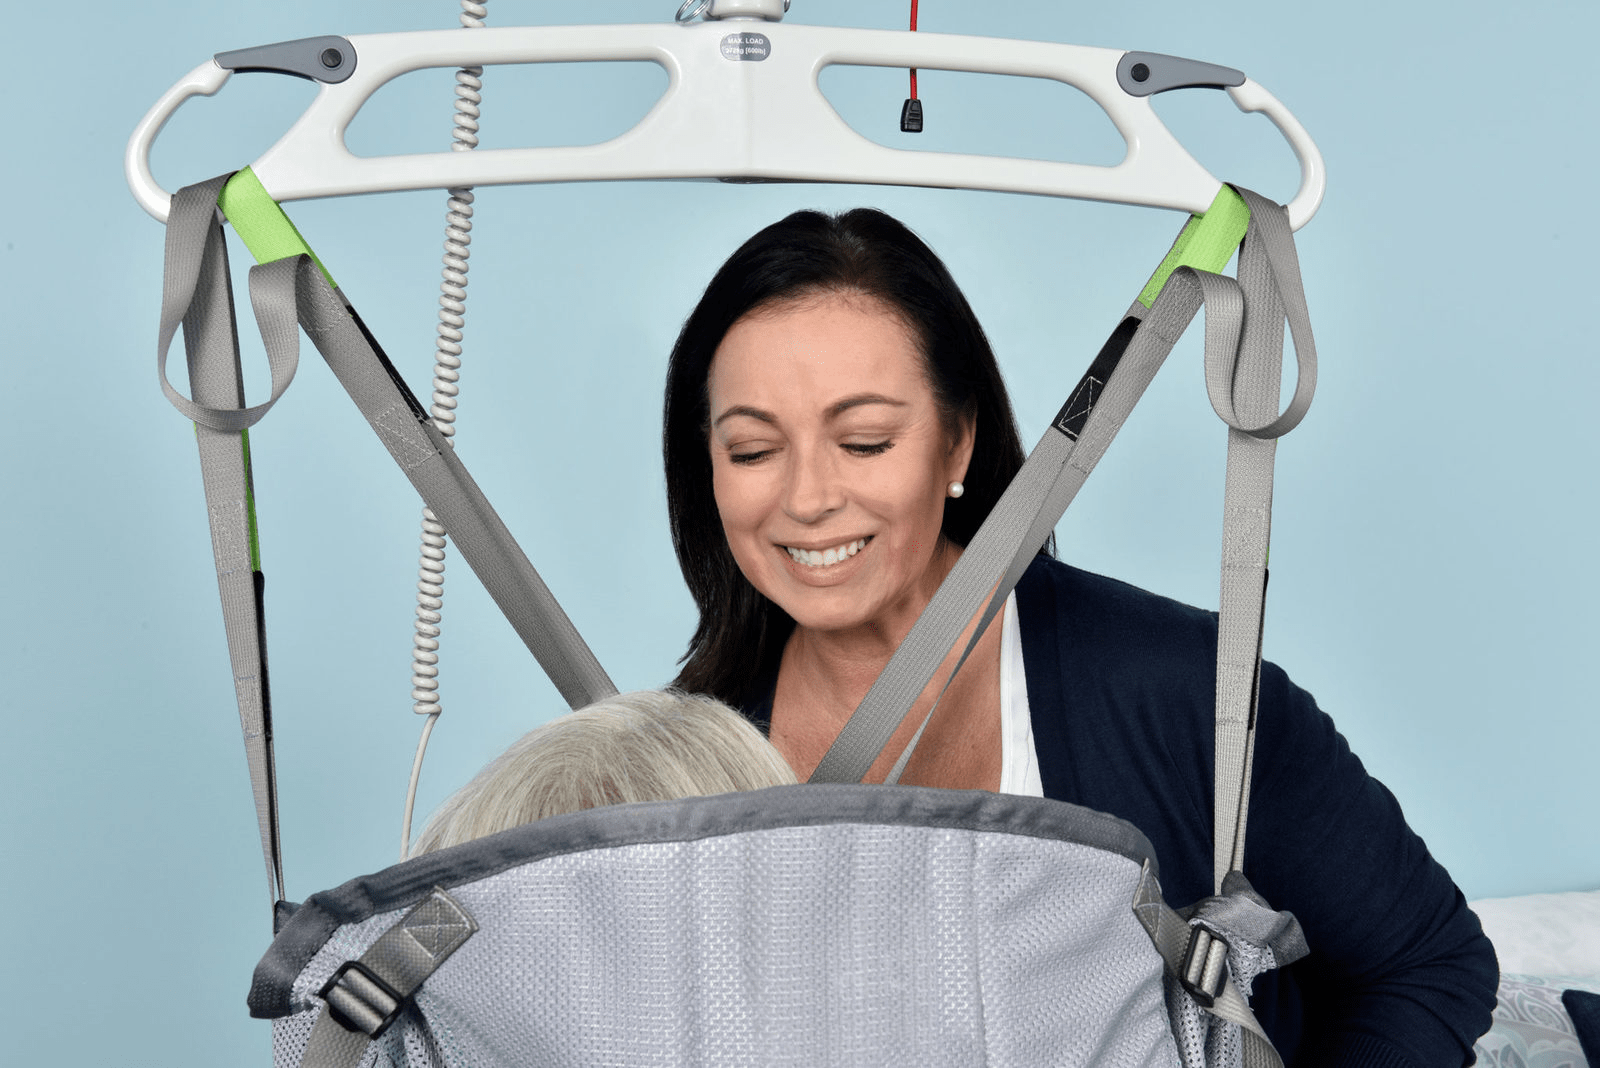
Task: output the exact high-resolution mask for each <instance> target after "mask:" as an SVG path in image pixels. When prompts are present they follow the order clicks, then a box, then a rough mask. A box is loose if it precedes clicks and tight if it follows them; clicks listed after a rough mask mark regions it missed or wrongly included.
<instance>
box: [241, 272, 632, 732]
mask: <svg viewBox="0 0 1600 1068" xmlns="http://www.w3.org/2000/svg"><path fill="white" fill-rule="evenodd" d="M250 300H251V303H252V304H253V305H254V307H255V311H256V320H257V323H258V324H259V325H260V327H261V336H262V340H263V341H264V342H265V343H266V345H267V349H268V351H269V352H270V351H273V350H281V351H287V350H289V349H296V350H297V349H298V347H299V343H300V340H299V337H300V336H299V332H298V331H297V330H296V328H295V327H296V322H297V320H298V324H299V325H300V326H303V327H304V328H305V331H306V335H307V336H308V337H310V338H311V340H312V342H313V343H314V344H315V345H316V346H317V349H318V351H320V352H321V353H322V356H323V358H324V359H325V360H327V362H328V366H329V367H330V368H331V369H332V370H333V373H334V375H335V376H336V377H337V378H338V379H339V382H340V384H341V385H343V386H344V388H345V390H346V392H348V393H349V394H350V398H351V399H352V400H354V401H355V403H356V407H358V408H360V409H361V414H362V415H364V416H365V417H366V419H367V422H368V423H370V424H371V425H372V429H373V430H374V431H375V432H376V433H377V435H378V438H379V439H380V440H381V441H382V442H383V444H384V446H385V447H386V448H387V449H388V450H389V455H390V456H392V457H394V460H395V462H396V463H397V464H399V465H400V468H401V470H403V471H404V472H405V475H406V477H407V478H408V479H410V481H411V484H412V486H414V487H415V488H416V490H417V492H418V493H419V494H420V495H421V496H422V499H423V501H424V502H425V503H426V504H427V505H428V507H429V508H431V509H433V513H434V515H436V516H438V517H439V521H440V522H441V523H443V524H444V527H445V529H446V530H448V531H449V532H450V536H451V537H452V538H454V539H455V542H456V546H457V548H459V549H460V550H461V555H462V556H464V557H466V560H467V562H468V563H469V564H471V565H472V570H473V571H474V572H475V573H476V574H477V576H478V578H479V580H480V581H481V582H482V583H483V585H484V588H485V589H487V590H488V591H489V595H490V596H491V597H493V598H494V601H495V604H497V605H499V606H500V611H501V612H503V613H504V614H505V617H506V619H507V620H508V621H510V623H511V625H512V627H513V628H514V629H515V630H516V632H517V635H518V636H519V637H520V638H521V639H522V641H523V643H524V644H526V645H527V647H528V650H529V651H530V652H532V653H533V655H534V658H535V659H536V660H538V662H539V665H540V666H541V667H542V668H543V669H544V670H545V673H546V674H548V675H549V676H550V680H551V681H552V682H553V683H555V686H556V689H557V690H559V691H560V692H561V696H562V697H563V698H565V699H566V701H567V703H568V704H569V705H571V706H572V707H573V708H578V707H581V706H583V705H586V704H590V703H592V702H594V701H597V700H599V699H600V698H603V697H607V696H609V695H611V694H614V693H616V692H617V688H616V686H615V685H613V684H612V682H611V679H610V678H609V677H607V675H606V673H605V669H604V668H602V667H601V666H600V662H599V661H598V660H597V659H595V655H594V653H593V652H592V651H591V650H590V649H589V646H588V645H587V644H585V642H584V640H583V638H582V637H581V636H579V634H578V631H577V629H576V628H575V627H574V626H573V625H572V621H571V620H570V619H568V618H567V614H566V612H564V611H563V610H562V608H561V605H560V604H558V603H557V602H556V599H555V597H554V596H553V595H552V594H551V593H550V590H549V588H548V587H546V586H545V584H544V580H543V579H541V578H540V577H539V573H538V572H537V571H536V570H534V567H533V564H531V563H530V562H529V561H528V558H527V556H526V555H524V554H523V552H522V549H521V547H520V546H519V545H518V544H517V542H516V539H515V538H513V537H512V536H511V532H510V531H509V530H508V529H506V525H505V524H504V523H503V522H501V520H500V516H499V515H498V514H497V513H496V512H495V510H494V508H493V507H492V506H491V505H490V504H489V501H488V499H487V498H485V497H484V495H483V491H482V490H480V489H479V488H478V485H477V483H476V482H474V481H473V479H472V476H471V475H470V474H469V473H468V472H467V469H466V467H465V466H463V465H462V463H461V460H460V459H459V458H458V457H457V456H456V453H455V450H454V449H453V448H452V447H451V446H450V443H449V441H448V439H446V438H445V437H444V435H443V434H441V433H439V430H438V428H437V427H435V426H434V424H433V422H432V420H430V419H428V418H427V416H426V414H425V413H424V412H423V410H422V408H421V406H420V405H419V404H418V403H417V401H416V398H415V397H413V396H412V395H411V393H410V391H409V390H407V389H406V388H405V386H404V383H403V382H401V380H400V379H399V377H398V375H396V374H395V373H394V372H393V370H392V368H390V366H389V364H388V361H387V360H386V359H384V358H383V357H382V355H381V354H380V352H379V351H378V350H377V349H376V348H375V347H374V345H373V344H372V342H371V341H370V340H369V338H368V336H367V334H366V333H365V331H364V330H363V329H362V327H361V325H360V322H359V320H358V319H357V318H356V317H355V314H354V311H353V310H352V309H351V308H350V307H349V306H348V305H347V304H346V303H345V302H344V300H343V298H342V297H341V295H340V294H339V293H338V292H337V291H335V290H334V289H333V288H332V287H331V286H330V285H329V284H328V281H327V279H326V278H325V277H323V275H322V272H321V271H320V270H318V269H317V266H316V263H315V262H314V261H313V260H312V259H311V257H309V256H303V255H302V256H298V257H293V258H288V259H282V260H278V261H276V262H273V263H267V264H262V265H259V266H256V267H253V268H251V270H250Z"/></svg>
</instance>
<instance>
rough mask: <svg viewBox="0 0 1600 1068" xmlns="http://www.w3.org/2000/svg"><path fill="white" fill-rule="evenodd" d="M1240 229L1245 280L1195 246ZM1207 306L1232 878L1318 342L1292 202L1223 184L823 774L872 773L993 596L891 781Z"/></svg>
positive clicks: (1224, 790)
mask: <svg viewBox="0 0 1600 1068" xmlns="http://www.w3.org/2000/svg"><path fill="white" fill-rule="evenodd" d="M1230 208H1231V209H1232V210H1231V211H1230V210H1229V209H1230ZM1240 209H1243V210H1244V211H1246V212H1247V213H1248V222H1247V225H1246V227H1245V229H1244V232H1243V234H1242V235H1239V236H1232V235H1233V234H1235V233H1237V230H1236V229H1235V227H1236V225H1237V219H1238V217H1239V215H1240V214H1241V212H1240ZM1214 212H1215V213H1218V214H1217V215H1216V216H1215V218H1214V219H1213V218H1212V217H1213V213H1214ZM1208 219H1212V224H1211V225H1210V226H1207V225H1206V223H1207V220H1208ZM1200 234H1204V235H1205V236H1204V237H1203V238H1201V237H1199V236H1198V235H1200ZM1230 236H1232V243H1231V244H1230V243H1229V242H1228V238H1229V237H1230ZM1240 236H1242V238H1243V245H1242V246H1241V251H1240V267H1239V280H1238V281H1235V280H1234V279H1231V278H1227V277H1226V276H1223V275H1220V274H1215V273H1212V272H1211V271H1210V270H1207V269H1197V268H1196V266H1195V265H1194V262H1195V261H1196V260H1201V261H1203V264H1202V265H1203V266H1215V267H1218V268H1220V267H1221V266H1223V265H1224V264H1225V263H1226V261H1227V258H1228V256H1229V255H1230V254H1231V251H1232V248H1233V247H1234V245H1237V244H1238V242H1239V238H1240ZM1202 304H1204V305H1205V307H1206V328H1205V334H1206V346H1205V351H1206V383H1207V392H1208V395H1209V396H1210V398H1211V402H1212V406H1213V408H1215V410H1216V412H1217V414H1218V415H1219V416H1220V417H1221V418H1222V419H1223V421H1224V422H1225V423H1226V424H1227V425H1228V436H1229V448H1228V474H1227V482H1226V485H1227V489H1226V495H1225V500H1224V520H1223V554H1222V555H1223V562H1222V595H1221V603H1220V609H1219V619H1218V638H1217V705H1216V755H1215V774H1214V790H1215V799H1214V820H1215V826H1214V838H1213V842H1214V872H1213V882H1214V887H1215V888H1216V889H1217V890H1219V891H1220V889H1221V886H1222V881H1223V878H1224V876H1225V875H1226V874H1227V873H1228V872H1229V871H1230V870H1236V869H1239V868H1241V867H1242V865H1243V856H1244V838H1245V823H1246V816H1247V802H1248V796H1249V786H1250V773H1251V765H1252V760H1253V753H1254V728H1255V711H1256V705H1257V699H1258V695H1257V690H1258V686H1259V677H1260V663H1261V633H1262V615H1263V610H1264V605H1265V596H1264V594H1265V584H1266V561H1267V541H1268V535H1269V534H1270V529H1271V511H1272V473H1273V467H1272V464H1273V458H1274V453H1275V441H1276V438H1277V437H1279V436H1281V435H1282V434H1284V433H1287V432H1288V431H1289V430H1291V429H1293V427H1294V426H1296V425H1297V424H1298V423H1299V421H1300V420H1301V418H1302V417H1303V416H1304V415H1305V412H1306V409H1307V408H1308V407H1309V405H1310V402H1311V396H1312V393H1313V392H1314V390H1315V386H1316V349H1315V344H1314V342H1313V340H1312V337H1311V328H1310V317H1309V314H1308V313H1307V311H1306V307H1305V296H1304V292H1303V290H1302V289H1301V286H1300V279H1299V266H1298V262H1297V260H1296V258H1295V255H1294V244H1293V239H1292V237H1291V236H1290V229H1289V225H1288V221H1287V216H1286V214H1285V212H1284V209H1283V208H1282V207H1280V206H1279V205H1277V204H1275V203H1274V202H1272V201H1270V200H1267V199H1266V198H1264V197H1260V196H1258V195H1257V194H1255V193H1252V192H1250V191H1249V190H1238V191H1237V192H1236V193H1235V192H1233V191H1232V190H1229V189H1227V188H1225V189H1224V190H1223V192H1222V193H1219V195H1218V201H1217V203H1216V204H1214V205H1213V207H1212V209H1211V210H1210V211H1208V212H1207V213H1206V215H1205V216H1201V217H1197V218H1196V219H1192V220H1190V222H1189V224H1188V225H1187V226H1186V227H1185V229H1184V232H1183V233H1182V234H1180V235H1179V239H1178V241H1177V242H1176V243H1175V244H1174V246H1173V249H1172V251H1171V252H1169V253H1168V256H1167V258H1166V260H1164V261H1163V263H1162V266H1161V268H1159V269H1158V270H1157V272H1156V275H1155V276H1154V277H1153V278H1152V279H1151V283H1150V284H1149V285H1148V286H1146V288H1145V291H1144V292H1143V293H1141V295H1140V299H1139V300H1138V301H1137V302H1135V304H1134V305H1133V306H1132V307H1131V308H1130V309H1129V311H1128V314H1127V316H1126V317H1125V318H1124V320H1123V322H1122V323H1121V324H1120V325H1119V326H1118V328H1117V330H1116V331H1114V332H1113V334H1112V335H1111V338H1110V339H1109V340H1108V341H1107V343H1106V345H1105V347H1104V348H1102V350H1101V352H1100V353H1099V355H1098V356H1097V357H1096V358H1095V360H1094V362H1093V363H1092V364H1091V365H1090V368H1089V370H1088V372H1086V373H1085V375H1084V377H1083V379H1082V380H1080V382H1079V384H1078V386H1077V387H1076V388H1075V389H1074V390H1073V393H1072V395H1071V396H1070V397H1069V398H1068V400H1067V403H1066V404H1065V405H1063V407H1062V409H1061V412H1060V414H1059V415H1058V416H1057V418H1056V421H1055V422H1054V423H1053V424H1052V425H1051V427H1050V429H1049V430H1047V431H1046V432H1045V434H1044V437H1043V438H1042V439H1041V440H1040V441H1039V443H1038V445H1036V446H1035V447H1034V450H1033V452H1032V453H1031V454H1030V455H1029V457H1028V459H1027V461H1026V462H1025V463H1024V464H1023V466H1022V469H1021V470H1020V471H1019V472H1018V473H1017V475H1016V477H1015V478H1013V480H1012V482H1011V485H1010V486H1009V487H1007V489H1006V492H1005V494H1004V495H1003V496H1002V497H1001V499H1000V501H999V503H997V504H996V505H995V507H994V509H993V510H992V511H991V512H990V514H989V516H988V518H987V519H986V520H985V522H984V524H983V526H982V527H980V528H979V531H978V533H977V535H976V536H974V538H973V540H972V542H971V543H970V544H969V545H968V546H967V547H966V549H964V550H963V552H962V554H961V557H960V559H959V560H958V561H957V562H956V564H955V566H954V567H953V568H952V569H951V571H950V574H949V575H948V576H947V577H946V579H945V582H944V583H943V585H941V587H940V589H939V591H938V592H937V593H936V594H935V595H934V597H933V599H932V600H931V601H930V603H929V604H928V606H927V608H926V609H924V611H923V613H922V615H921V616H920V617H919V618H918V620H917V623H916V625H915V626H914V627H913V628H912V630H911V632H910V634H908V635H907V637H906V639H905V640H904V641H903V642H902V643H901V645H900V647H899V649H897V650H896V652H895V654H894V656H893V657H891V659H890V661H889V664H888V665H887V666H886V667H885V668H884V671H883V673H882V674H881V675H880V676H879V677H878V679H877V681H876V682H875V683H874V684H873V686H872V688H871V689H870V690H869V691H868V693H867V695H866V697H865V698H864V699H863V700H862V702H861V705H860V707H858V708H857V710H856V712H855V713H854V714H853V715H852V716H851V718H850V720H849V721H848V722H847V723H846V724H845V726H844V728H843V730H841V731H840V733H839V736H838V737H837V738H836V739H835V741H834V743H833V745H832V746H831V747H830V748H829V750H828V752H827V753H826V754H825V755H824V757H823V759H822V761H821V762H820V763H819V764H818V766H817V768H816V770H815V772H814V773H813V774H812V776H811V781H812V782H858V781H860V780H861V778H862V777H863V776H865V774H866V773H867V771H868V769H870V768H871V766H872V765H873V763H874V762H876V760H877V759H878V757H879V755H880V754H881V753H882V751H883V750H884V749H885V748H886V747H887V745H888V742H889V740H890V738H891V737H892V735H893V733H894V731H895V729H896V728H897V727H898V726H899V725H900V723H901V722H902V721H903V720H904V718H905V716H906V715H907V714H908V713H909V712H910V710H911V708H912V706H913V705H914V704H915V702H916V700H917V698H918V697H919V696H920V695H921V694H922V693H923V691H924V690H925V689H926V687H927V686H928V684H929V682H930V681H932V679H933V677H934V675H935V674H936V673H937V672H938V670H939V667H940V665H941V664H942V663H943V662H944V660H945V658H946V656H947V655H948V652H949V650H950V649H951V648H953V647H954V645H955V644H956V642H957V641H958V640H959V638H960V635H961V633H962V631H963V630H965V629H966V627H967V625H968V624H969V623H970V621H971V620H972V618H973V616H974V615H975V614H976V613H977V611H978V609H979V608H980V607H983V615H982V617H981V618H980V619H979V621H978V625H977V627H976V628H975V629H974V631H973V634H972V637H971V638H970V639H969V640H968V642H967V645H966V647H965V648H964V650H963V651H962V653H961V655H960V657H959V658H958V659H957V662H956V665H955V667H954V668H953V669H952V670H951V672H950V674H949V675H948V676H947V677H946V679H945V682H944V686H943V688H942V689H941V690H940V691H939V696H938V697H937V698H936V699H935V701H934V704H933V707H932V708H930V709H929V711H928V713H927V714H926V715H925V716H924V717H923V720H922V722H921V724H920V725H919V726H918V728H917V731H916V733H915V734H914V735H913V737H912V740H911V742H910V743H909V744H908V745H907V746H906V748H905V749H904V750H903V751H902V752H901V754H900V757H899V759H898V760H897V762H896V764H895V766H894V768H893V769H892V770H891V771H890V773H889V775H888V777H887V780H886V781H887V782H890V783H893V782H897V781H898V780H899V777H900V774H901V773H902V772H903V770H904V768H905V765H906V763H907V762H908V761H909V760H910V756H911V753H912V751H913V750H914V749H915V747H916V745H917V742H918V741H920V739H921V736H922V733H923V731H924V730H925V729H926V727H927V724H928V722H929V721H930V720H931V718H932V716H933V712H934V711H935V710H936V709H937V707H938V704H939V701H940V700H941V699H942V698H943V695H944V693H945V692H947V691H948V688H949V685H950V682H951V680H953V678H954V676H955V673H956V672H957V671H959V670H960V668H961V666H962V665H963V664H964V663H965V662H966V659H967V657H968V656H969V655H970V654H971V652H972V650H973V649H974V648H975V647H976V645H977V642H978V639H979V638H980V637H981V636H982V635H983V633H984V631H985V629H986V628H987V627H988V625H989V624H990V622H991V621H992V620H993V619H994V617H995V615H996V614H997V613H998V612H999V610H1000V609H1001V608H1002V607H1003V605H1004V602H1005V598H1006V597H1007V596H1008V595H1009V594H1010V592H1011V590H1012V589H1013V588H1014V587H1015V585H1016V583H1017V582H1018V580H1020V578H1021V577H1022V574H1023V572H1024V571H1025V570H1026V569H1027V566H1028V564H1029V563H1030V562H1031V560H1032V558H1033V556H1034V554H1035V553H1037V551H1038V549H1039V546H1041V545H1042V544H1043V543H1044V540H1045V539H1046V538H1047V537H1048V536H1049V534H1050V532H1051V530H1053V529H1054V527H1055V524H1056V523H1057V522H1058V521H1059V520H1060V518H1061V515H1062V513H1063V512H1064V511H1065V510H1066V507H1067V506H1068V505H1069V504H1070V503H1071V501H1072V499H1073V497H1074V496H1075V495H1076V494H1077V491H1078V489H1079V488H1080V487H1081V486H1082V485H1083V482H1084V480H1085V479H1086V478H1087V477H1088V475H1089V472H1091V471H1092V470H1093V469H1094V466H1095V464H1096V463H1098V462H1099V459H1100V457H1101V456H1102V455H1103V454H1104V452H1105V449H1106V448H1107V447H1108V446H1109V445H1110V442H1111V440H1112V438H1114V437H1115V436H1116V433H1117V431H1118V430H1119V429H1120V428H1121V425H1122V423H1123V421H1124V420H1125V419H1126V418H1127V416H1128V413H1129V412H1130V411H1131V410H1132V408H1133V405H1134V404H1135V403H1136V402H1137V401H1138V399H1139V397H1140V396H1141V395H1142V394H1143V392H1144V389H1145V388H1146V386H1148V385H1149V383H1150V381H1151V379H1152V378H1153V377H1154V374H1155V372H1156V370H1157V369H1159V367H1160V365H1161V363H1162V361H1164V360H1165V358H1166V356H1167V354H1168V353H1169V352H1170V351H1171V349H1172V346H1173V345H1174V344H1175V343H1176V341H1177V339H1178V337H1179V336H1181V334H1182V333H1183V331H1184V330H1185V329H1186V328H1187V326H1188V324H1189V322H1190V321H1191V320H1192V319H1193V317H1194V314H1195V312H1196V311H1198V310H1199V308H1200V306H1201V305H1202ZM1285 315H1287V316H1288V318H1289V323H1290V332H1291V335H1292V338H1293V340H1294V345H1295V356H1296V362H1297V365H1298V380H1297V383H1296V388H1295V393H1294V397H1293V399H1292V400H1291V401H1290V403H1289V405H1288V406H1287V407H1286V408H1285V409H1284V411H1283V412H1282V413H1281V414H1277V408H1278V389H1279V366H1280V363H1281V360H1282V345H1283V322H1284V318H1285ZM997 581H998V585H997V584H996V583H997ZM985 598H987V603H985Z"/></svg>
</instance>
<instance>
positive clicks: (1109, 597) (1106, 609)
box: [1017, 556, 1217, 655]
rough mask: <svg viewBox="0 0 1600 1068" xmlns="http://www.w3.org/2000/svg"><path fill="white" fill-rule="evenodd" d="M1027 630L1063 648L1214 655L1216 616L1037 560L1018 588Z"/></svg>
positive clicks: (1053, 561) (1105, 578) (1066, 566)
mask: <svg viewBox="0 0 1600 1068" xmlns="http://www.w3.org/2000/svg"><path fill="white" fill-rule="evenodd" d="M1017 610H1018V612H1019V614H1020V615H1021V619H1022V629H1023V632H1024V633H1025V634H1026V633H1027V632H1029V631H1030V630H1032V631H1033V632H1034V633H1036V634H1037V633H1039V632H1040V631H1041V630H1043V631H1045V632H1047V633H1050V634H1052V635H1053V636H1054V638H1055V639H1056V640H1058V641H1060V642H1062V643H1072V644H1076V645H1084V644H1087V645H1091V646H1102V645H1103V646H1105V647H1107V648H1116V649H1121V650H1124V651H1129V650H1137V651H1140V652H1142V653H1144V654H1153V653H1157V652H1160V651H1165V652H1166V653H1168V654H1173V653H1177V654H1184V655H1190V654H1193V653H1197V652H1207V651H1209V653H1210V655H1215V651H1216V636H1217V614H1216V613H1215V612H1211V611H1207V610H1206V609H1203V608H1196V607H1195V606H1194V605H1190V604H1184V603H1183V602H1182V601H1178V600H1174V599H1173V598H1171V597H1164V596H1162V595H1161V594H1158V593H1151V592H1150V591H1149V590H1145V589H1141V588H1140V587H1138V586H1135V585H1133V584H1131V583H1128V582H1123V581H1121V580H1119V579H1114V578H1110V577H1108V576H1105V575H1098V574H1095V573H1094V572H1092V571H1085V570H1083V569H1082V568H1078V567H1073V566H1072V565H1071V564H1067V563H1063V562H1062V561H1060V560H1056V559H1054V558H1052V557H1048V556H1039V557H1036V558H1035V559H1034V561H1033V563H1032V564H1030V565H1029V566H1028V570H1027V571H1026V572H1025V573H1024V575H1023V577H1022V579H1021V581H1019V582H1018V583H1017Z"/></svg>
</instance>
